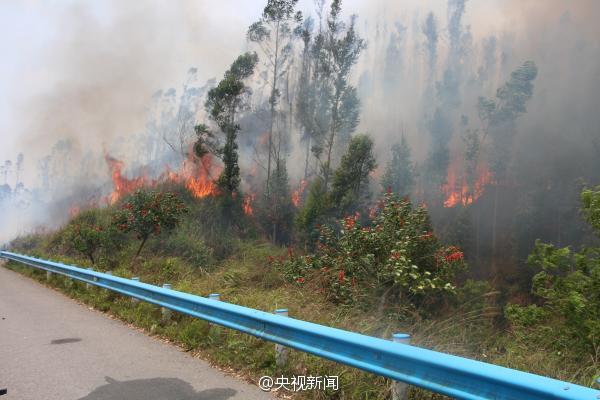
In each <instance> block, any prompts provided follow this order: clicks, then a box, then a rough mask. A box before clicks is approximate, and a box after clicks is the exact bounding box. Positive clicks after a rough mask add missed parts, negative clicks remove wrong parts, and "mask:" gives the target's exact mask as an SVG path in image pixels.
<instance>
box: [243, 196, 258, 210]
mask: <svg viewBox="0 0 600 400" xmlns="http://www.w3.org/2000/svg"><path fill="white" fill-rule="evenodd" d="M254 200H256V193H249V194H247V195H245V196H244V201H243V203H242V208H243V209H244V214H246V215H254V209H253V208H252V203H253V202H254Z"/></svg>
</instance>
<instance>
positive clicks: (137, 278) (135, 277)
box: [131, 276, 140, 304]
mask: <svg viewBox="0 0 600 400" xmlns="http://www.w3.org/2000/svg"><path fill="white" fill-rule="evenodd" d="M131 280H132V281H135V282H139V281H140V278H139V277H137V276H134V277H133V278H131ZM131 302H132V303H133V304H136V303H139V302H140V299H136V298H135V297H132V298H131Z"/></svg>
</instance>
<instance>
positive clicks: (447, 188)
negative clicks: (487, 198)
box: [442, 164, 492, 208]
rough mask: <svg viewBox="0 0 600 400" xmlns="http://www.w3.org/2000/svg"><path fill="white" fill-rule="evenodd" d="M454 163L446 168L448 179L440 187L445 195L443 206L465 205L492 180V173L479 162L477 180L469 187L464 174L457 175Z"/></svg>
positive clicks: (476, 197)
mask: <svg viewBox="0 0 600 400" xmlns="http://www.w3.org/2000/svg"><path fill="white" fill-rule="evenodd" d="M457 169H458V168H457V167H456V165H452V166H451V167H450V168H448V181H447V183H446V184H445V185H443V187H442V192H443V193H444V194H445V196H446V200H445V201H444V207H446V208H449V207H455V206H457V205H463V206H467V205H469V204H472V203H473V202H474V201H476V200H477V199H478V198H479V197H481V195H482V194H483V192H484V190H485V186H486V185H488V184H489V183H491V182H492V173H491V172H490V170H489V169H488V168H487V166H486V165H485V164H480V165H479V167H478V168H477V180H476V181H475V183H474V185H473V187H472V188H469V184H468V182H467V179H466V178H465V177H464V176H458V174H457V173H456V170H457Z"/></svg>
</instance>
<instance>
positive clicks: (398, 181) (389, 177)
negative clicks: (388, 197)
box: [381, 135, 415, 197]
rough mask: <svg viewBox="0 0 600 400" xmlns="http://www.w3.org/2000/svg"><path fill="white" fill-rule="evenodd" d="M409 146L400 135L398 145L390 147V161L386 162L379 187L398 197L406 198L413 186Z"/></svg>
mask: <svg viewBox="0 0 600 400" xmlns="http://www.w3.org/2000/svg"><path fill="white" fill-rule="evenodd" d="M410 153H411V151H410V146H409V145H408V142H407V141H406V137H404V135H402V138H401V139H400V143H396V144H394V145H393V146H392V159H391V160H390V161H389V162H388V164H387V166H386V169H385V172H384V173H383V177H382V178H381V185H382V186H383V189H384V190H390V191H392V192H394V193H396V194H398V195H400V196H403V197H404V196H408V195H409V194H410V192H411V191H412V189H413V187H414V185H415V167H414V165H413V162H412V160H411V156H410Z"/></svg>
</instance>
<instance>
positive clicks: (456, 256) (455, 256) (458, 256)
mask: <svg viewBox="0 0 600 400" xmlns="http://www.w3.org/2000/svg"><path fill="white" fill-rule="evenodd" d="M463 257H464V255H463V253H462V252H461V251H455V252H454V253H452V254H449V255H447V256H446V261H447V262H457V261H462V259H463Z"/></svg>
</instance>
